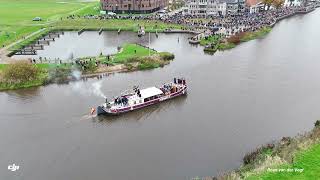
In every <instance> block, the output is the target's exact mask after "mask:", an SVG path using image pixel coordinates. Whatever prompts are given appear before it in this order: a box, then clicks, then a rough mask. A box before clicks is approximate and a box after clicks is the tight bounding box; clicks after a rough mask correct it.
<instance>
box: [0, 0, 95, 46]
mask: <svg viewBox="0 0 320 180" xmlns="http://www.w3.org/2000/svg"><path fill="white" fill-rule="evenodd" d="M98 5H99V2H98V1H94V2H82V1H79V0H63V1H61V0H0V17H1V18H0V47H2V45H7V44H9V43H12V42H13V41H15V40H18V39H21V38H22V37H23V36H26V35H28V34H30V33H32V32H35V31H37V30H39V29H41V28H42V27H47V26H50V23H52V22H54V21H56V20H59V18H60V17H63V16H66V15H68V14H81V15H82V14H87V13H90V14H92V13H93V12H98V11H99V10H97V8H96V7H97V6H98ZM34 17H41V18H42V21H39V22H35V21H32V19H33V18H34Z"/></svg>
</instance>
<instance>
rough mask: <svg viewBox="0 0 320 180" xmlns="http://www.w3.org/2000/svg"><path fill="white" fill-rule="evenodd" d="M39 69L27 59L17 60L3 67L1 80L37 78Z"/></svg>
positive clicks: (12, 81) (21, 80)
mask: <svg viewBox="0 0 320 180" xmlns="http://www.w3.org/2000/svg"><path fill="white" fill-rule="evenodd" d="M39 73H40V69H38V68H37V67H35V66H33V64H31V63H29V62H28V61H17V62H15V63H12V64H8V65H7V67H6V68H4V69H3V72H2V76H3V80H4V81H5V82H8V83H21V82H27V81H32V80H35V79H37V77H38V75H39Z"/></svg>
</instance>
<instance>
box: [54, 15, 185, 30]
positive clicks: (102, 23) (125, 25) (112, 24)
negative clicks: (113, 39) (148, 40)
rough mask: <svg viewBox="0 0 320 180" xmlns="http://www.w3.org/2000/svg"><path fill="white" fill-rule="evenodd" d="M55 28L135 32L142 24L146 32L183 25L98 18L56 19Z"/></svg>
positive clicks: (176, 27)
mask: <svg viewBox="0 0 320 180" xmlns="http://www.w3.org/2000/svg"><path fill="white" fill-rule="evenodd" d="M53 25H54V27H55V28H56V29H60V30H80V29H83V28H86V29H96V30H99V29H100V28H103V29H105V30H118V29H121V30H123V31H135V32H137V31H138V29H139V26H144V27H145V31H146V32H156V31H157V32H161V31H164V30H165V29H167V28H173V29H181V28H182V27H183V26H182V25H178V24H168V23H163V22H161V21H151V20H150V21H146V20H132V19H125V20H122V19H108V20H98V19H84V18H75V19H63V20H62V21H57V22H55V23H54V24H53Z"/></svg>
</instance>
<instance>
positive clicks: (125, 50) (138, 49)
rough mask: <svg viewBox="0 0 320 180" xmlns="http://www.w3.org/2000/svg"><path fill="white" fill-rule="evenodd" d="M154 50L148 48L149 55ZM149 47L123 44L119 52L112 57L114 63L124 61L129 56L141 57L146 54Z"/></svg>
mask: <svg viewBox="0 0 320 180" xmlns="http://www.w3.org/2000/svg"><path fill="white" fill-rule="evenodd" d="M155 53H156V51H153V50H150V55H153V54H155ZM148 55H149V49H147V48H145V47H142V46H139V45H136V44H125V45H123V47H122V51H121V52H120V53H117V54H115V56H114V57H113V62H114V63H124V62H125V61H127V60H128V59H130V58H133V57H142V56H148Z"/></svg>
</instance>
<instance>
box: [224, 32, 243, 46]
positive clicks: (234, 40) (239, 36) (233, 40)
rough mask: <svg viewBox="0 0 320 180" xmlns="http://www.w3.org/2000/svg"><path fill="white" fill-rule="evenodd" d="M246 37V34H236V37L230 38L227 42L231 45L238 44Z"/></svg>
mask: <svg viewBox="0 0 320 180" xmlns="http://www.w3.org/2000/svg"><path fill="white" fill-rule="evenodd" d="M245 35H246V33H238V34H236V35H233V36H231V37H230V38H228V40H227V41H228V42H229V43H232V44H239V43H240V42H241V39H242V38H243V37H244V36H245Z"/></svg>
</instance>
